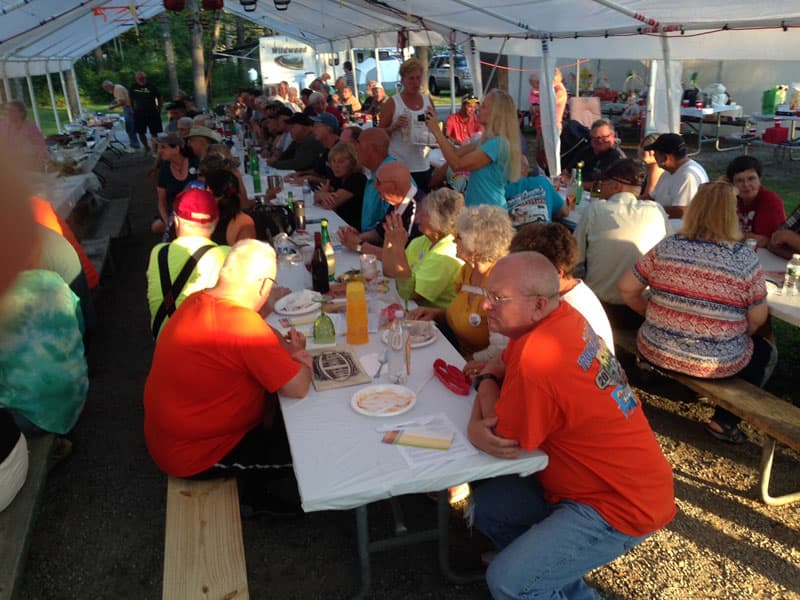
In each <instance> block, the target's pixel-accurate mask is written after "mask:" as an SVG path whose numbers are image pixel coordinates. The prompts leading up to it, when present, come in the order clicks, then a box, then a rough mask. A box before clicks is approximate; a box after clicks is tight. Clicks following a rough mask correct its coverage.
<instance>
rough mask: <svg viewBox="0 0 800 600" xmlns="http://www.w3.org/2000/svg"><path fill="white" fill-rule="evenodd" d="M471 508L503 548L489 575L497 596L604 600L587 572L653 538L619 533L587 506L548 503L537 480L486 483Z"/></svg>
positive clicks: (476, 519)
mask: <svg viewBox="0 0 800 600" xmlns="http://www.w3.org/2000/svg"><path fill="white" fill-rule="evenodd" d="M470 510H471V513H472V517H473V523H474V525H475V527H477V528H478V529H479V530H480V531H481V532H483V533H484V534H485V535H486V536H488V537H489V538H490V539H491V540H492V541H493V542H494V543H495V544H496V545H497V547H498V548H499V549H500V550H501V552H500V553H499V554H498V555H497V557H496V558H495V559H494V560H493V561H492V563H491V565H489V570H488V571H487V572H486V583H487V584H488V585H489V591H490V592H491V594H492V597H493V598H548V599H550V598H553V599H562V598H570V599H581V600H582V599H589V598H592V599H595V598H600V596H599V595H598V594H597V592H596V591H595V590H593V589H592V588H590V587H589V586H588V585H586V583H585V582H584V581H583V576H584V574H586V573H587V572H589V571H591V570H592V569H595V568H597V567H599V566H602V565H605V564H607V563H609V562H611V561H612V560H614V559H615V558H617V557H618V556H621V555H622V554H624V553H625V552H627V551H628V550H630V549H631V548H633V547H634V546H636V545H637V544H639V543H640V542H642V541H643V540H645V539H646V538H647V537H648V536H646V535H645V536H641V537H633V536H630V535H626V534H624V533H621V532H619V531H617V530H616V529H614V528H613V527H611V525H609V524H608V523H607V522H606V520H605V519H603V517H601V516H600V514H599V513H598V512H597V511H596V510H594V509H593V508H592V507H590V506H588V505H586V504H579V503H577V502H573V501H571V500H562V501H561V502H558V503H557V504H551V503H549V502H547V501H546V500H545V499H544V497H543V493H542V488H541V486H540V485H539V482H538V480H537V479H536V477H534V476H531V477H518V476H515V475H508V476H505V477H498V478H496V479H492V480H489V481H487V482H485V483H484V484H482V485H481V486H480V487H477V488H476V489H475V490H474V491H473V493H472V505H471V507H470Z"/></svg>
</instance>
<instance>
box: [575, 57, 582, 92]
mask: <svg viewBox="0 0 800 600" xmlns="http://www.w3.org/2000/svg"><path fill="white" fill-rule="evenodd" d="M575 97H576V98H580V97H581V59H580V58H576V59H575Z"/></svg>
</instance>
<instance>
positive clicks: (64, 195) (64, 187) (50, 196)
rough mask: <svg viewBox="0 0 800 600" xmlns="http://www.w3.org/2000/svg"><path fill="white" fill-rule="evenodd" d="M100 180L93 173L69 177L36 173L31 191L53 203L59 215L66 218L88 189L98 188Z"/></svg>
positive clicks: (96, 189) (94, 189) (95, 189)
mask: <svg viewBox="0 0 800 600" xmlns="http://www.w3.org/2000/svg"><path fill="white" fill-rule="evenodd" d="M100 187H101V186H100V181H99V180H98V179H97V176H96V175H95V174H94V173H82V174H80V175H70V176H69V177H56V176H55V175H37V176H36V177H35V179H34V184H33V193H34V195H36V196H39V197H40V198H43V199H44V200H47V201H48V202H49V203H50V204H52V205H53V209H55V211H56V212H57V213H58V214H59V216H60V217H62V218H64V219H66V218H67V217H68V216H69V214H70V213H71V212H72V209H73V208H75V205H76V204H77V203H78V200H80V199H81V197H82V196H83V195H84V194H85V193H86V192H88V191H89V190H92V191H98V190H100Z"/></svg>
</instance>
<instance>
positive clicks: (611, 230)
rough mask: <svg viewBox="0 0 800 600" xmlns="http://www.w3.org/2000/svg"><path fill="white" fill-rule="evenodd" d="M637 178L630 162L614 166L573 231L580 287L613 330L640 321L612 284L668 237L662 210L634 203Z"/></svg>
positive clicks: (651, 204) (653, 204)
mask: <svg viewBox="0 0 800 600" xmlns="http://www.w3.org/2000/svg"><path fill="white" fill-rule="evenodd" d="M641 185H642V172H641V169H639V166H638V165H637V164H636V163H635V162H634V161H632V160H630V159H627V158H626V159H624V160H619V161H617V162H615V163H613V164H612V165H611V166H610V167H608V169H606V171H605V172H604V173H603V178H602V182H601V184H600V198H602V199H603V200H606V202H592V203H591V204H589V205H588V207H587V209H586V211H585V212H584V213H583V217H582V218H581V220H580V222H579V223H578V227H577V229H576V230H575V238H576V239H577V240H578V262H579V263H583V265H584V270H585V274H584V277H583V280H584V282H586V285H588V286H589V287H590V288H591V289H592V291H593V292H594V293H595V294H596V295H597V297H598V298H600V301H601V302H602V303H603V308H604V309H605V311H606V314H607V315H608V320H609V321H610V322H611V325H612V326H613V327H620V328H623V329H634V328H637V327H638V326H639V325H641V321H642V317H641V316H639V315H638V314H637V313H635V312H633V311H632V310H630V309H629V308H628V307H627V306H626V305H625V302H624V301H623V299H622V296H621V295H620V293H619V290H618V289H617V281H619V278H620V277H622V275H623V274H625V273H626V272H627V271H629V270H630V269H631V267H633V265H635V264H636V261H638V260H639V259H640V258H641V257H642V256H643V255H644V254H645V253H647V252H648V251H649V250H650V249H651V248H652V247H653V246H655V245H656V244H657V243H658V242H660V241H661V240H662V239H664V238H665V237H666V236H668V235H671V234H672V227H671V226H670V224H669V217H668V216H667V213H666V212H665V211H664V208H663V207H662V206H661V205H660V204H658V203H657V202H653V201H652V200H639V197H638V196H639V192H640V190H641Z"/></svg>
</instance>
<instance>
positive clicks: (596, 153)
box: [564, 119, 627, 190]
mask: <svg viewBox="0 0 800 600" xmlns="http://www.w3.org/2000/svg"><path fill="white" fill-rule="evenodd" d="M621 158H627V156H625V153H624V152H623V151H622V149H621V148H620V147H619V146H618V145H617V133H616V131H615V130H614V124H613V123H612V122H611V121H609V120H608V119H598V120H597V121H595V122H594V123H592V128H591V130H590V131H589V146H588V147H584V148H583V149H582V150H581V151H580V152H577V153H576V155H575V156H574V157H573V158H572V160H570V164H569V166H568V168H569V169H572V168H573V167H575V165H577V164H578V163H579V162H580V161H583V171H582V172H581V174H582V176H583V185H584V188H585V189H587V190H591V189H592V186H593V185H594V182H595V181H596V180H598V179H600V177H601V175H602V173H603V171H605V170H606V168H608V166H609V165H610V164H611V163H613V162H615V161H617V160H620V159H621ZM564 175H565V176H570V175H571V173H570V172H569V171H567V170H566V168H565V171H564Z"/></svg>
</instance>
